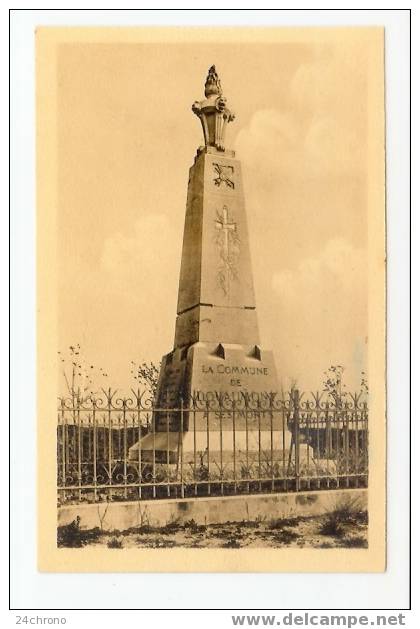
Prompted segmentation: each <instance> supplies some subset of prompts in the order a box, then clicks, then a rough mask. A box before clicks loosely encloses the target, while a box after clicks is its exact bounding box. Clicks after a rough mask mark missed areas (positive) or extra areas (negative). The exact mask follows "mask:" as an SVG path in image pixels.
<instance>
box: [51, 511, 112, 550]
mask: <svg viewBox="0 0 420 629" xmlns="http://www.w3.org/2000/svg"><path fill="white" fill-rule="evenodd" d="M101 535H102V531H101V529H100V528H99V527H95V528H93V529H89V530H87V531H85V530H83V529H81V528H80V516H77V517H76V519H75V520H73V522H71V523H70V524H66V525H64V526H59V527H58V529H57V546H58V547H62V548H82V547H83V546H85V545H86V544H89V543H90V542H94V541H96V540H97V539H99V538H100V536H101Z"/></svg>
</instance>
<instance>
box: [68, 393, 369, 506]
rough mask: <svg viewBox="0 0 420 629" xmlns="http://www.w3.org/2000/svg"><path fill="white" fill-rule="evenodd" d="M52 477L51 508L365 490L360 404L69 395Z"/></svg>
mask: <svg viewBox="0 0 420 629" xmlns="http://www.w3.org/2000/svg"><path fill="white" fill-rule="evenodd" d="M139 442H140V445H139ZM57 480H58V500H59V504H63V503H66V502H97V501H104V500H138V499H151V498H176V497H197V496H211V495H234V494H241V493H260V492H286V491H300V490H311V489H332V488H338V487H360V486H366V485H367V482H368V405H367V400H366V398H365V396H364V394H363V393H355V394H353V395H351V394H347V395H346V397H345V399H343V398H338V397H337V398H336V399H334V398H332V397H331V396H330V395H328V394H325V393H322V394H320V393H310V394H306V395H305V394H302V393H300V392H299V391H297V390H293V391H291V392H289V393H288V394H287V395H284V396H283V395H282V396H279V395H277V394H273V393H269V394H255V395H244V394H241V395H238V396H230V395H227V394H216V393H215V394H214V395H209V394H207V395H206V396H202V395H196V396H194V397H192V398H191V399H189V400H187V401H186V400H185V399H180V401H179V403H178V404H177V405H176V406H175V407H174V405H173V401H171V403H169V401H168V403H167V404H164V405H162V407H160V408H157V407H154V405H153V400H152V399H150V398H148V397H147V396H146V395H145V394H144V393H141V392H140V391H136V392H135V391H132V392H131V394H130V396H128V397H121V396H118V393H117V392H116V391H112V390H111V389H108V390H107V391H105V390H104V391H102V394H101V395H93V394H92V395H89V396H83V397H82V396H81V395H80V394H75V395H73V396H71V397H69V398H60V399H59V406H58V426H57Z"/></svg>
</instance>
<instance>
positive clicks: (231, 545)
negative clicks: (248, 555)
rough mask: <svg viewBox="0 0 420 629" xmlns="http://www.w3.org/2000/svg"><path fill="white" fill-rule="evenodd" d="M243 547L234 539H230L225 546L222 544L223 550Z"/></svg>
mask: <svg viewBox="0 0 420 629" xmlns="http://www.w3.org/2000/svg"><path fill="white" fill-rule="evenodd" d="M240 547H241V545H240V543H239V542H238V540H236V539H235V538H234V537H231V538H230V539H228V540H227V541H226V542H225V543H224V544H222V548H240Z"/></svg>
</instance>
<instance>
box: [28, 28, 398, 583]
mask: <svg viewBox="0 0 420 629" xmlns="http://www.w3.org/2000/svg"><path fill="white" fill-rule="evenodd" d="M383 45H384V42H383V29H381V28H312V27H310V28H172V27H171V28H118V29H117V28H105V27H104V28H55V27H51V28H48V27H45V28H43V27H40V28H39V29H38V30H37V33H36V72H37V81H36V90H37V94H36V98H37V206H38V208H37V209H38V224H37V239H38V261H37V264H38V267H37V277H38V319H37V320H38V374H39V380H38V385H39V388H38V456H39V510H38V511H39V568H40V570H43V571H51V572H54V571H55V572H100V571H108V572H124V571H127V572H128V571H131V572H135V571H139V572H158V571H165V572H168V571H169V572H171V571H174V572H276V571H279V572H280V571H281V572H292V571H294V572H304V571H308V572H361V571H370V572H380V571H383V570H384V569H385V565H386V544H385V530H386V521H385V507H386V492H385V471H386V443H385V437H386V431H385V422H386V417H385V409H386V391H385V146H384V120H385V115H384V114H385V112H384V54H383Z"/></svg>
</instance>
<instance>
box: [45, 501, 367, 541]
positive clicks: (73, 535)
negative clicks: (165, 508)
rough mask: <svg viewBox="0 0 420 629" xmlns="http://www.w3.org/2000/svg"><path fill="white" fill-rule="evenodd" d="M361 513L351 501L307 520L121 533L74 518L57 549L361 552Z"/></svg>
mask: <svg viewBox="0 0 420 629" xmlns="http://www.w3.org/2000/svg"><path fill="white" fill-rule="evenodd" d="M367 521H368V518H367V513H366V511H364V510H363V509H362V508H360V505H358V504H356V503H349V502H345V503H340V504H337V505H336V506H335V508H333V510H332V511H331V512H329V513H326V514H325V515H323V516H313V517H306V518H304V517H286V518H275V519H272V520H268V521H265V520H261V519H260V518H257V519H256V520H254V521H252V520H244V521H242V522H223V523H217V524H216V523H215V524H198V523H197V522H196V521H195V520H194V519H191V520H187V521H186V522H183V523H182V522H180V521H178V520H171V521H169V522H167V524H165V525H164V526H161V527H158V526H152V525H150V524H143V525H141V526H137V527H132V528H130V529H126V530H124V531H118V530H113V531H105V530H102V529H101V528H99V527H95V528H93V529H89V530H86V529H83V528H82V527H81V521H80V517H77V518H76V519H75V520H74V521H73V522H71V523H70V524H68V525H65V526H61V527H59V529H58V533H57V545H58V546H59V547H65V548H82V547H84V546H87V545H89V544H95V545H102V546H106V547H108V548H110V549H121V548H136V547H137V548H139V547H140V548H173V547H180V548H244V547H254V548H281V547H287V546H289V547H293V548H298V547H305V548H320V549H322V548H367Z"/></svg>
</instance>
